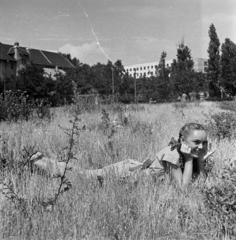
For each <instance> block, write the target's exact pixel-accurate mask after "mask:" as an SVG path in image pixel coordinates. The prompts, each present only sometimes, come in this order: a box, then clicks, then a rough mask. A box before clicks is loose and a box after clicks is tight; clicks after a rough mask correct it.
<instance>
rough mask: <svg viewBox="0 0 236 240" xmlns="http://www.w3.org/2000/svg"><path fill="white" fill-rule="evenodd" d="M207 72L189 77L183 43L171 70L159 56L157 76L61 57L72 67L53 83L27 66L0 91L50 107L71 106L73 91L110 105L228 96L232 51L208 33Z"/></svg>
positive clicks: (235, 69) (234, 69)
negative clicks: (111, 101)
mask: <svg viewBox="0 0 236 240" xmlns="http://www.w3.org/2000/svg"><path fill="white" fill-rule="evenodd" d="M208 34H209V38H210V41H209V46H208V50H207V52H208V69H207V72H206V73H203V72H195V71H194V62H193V59H192V56H191V50H190V48H189V47H188V46H186V45H185V43H184V41H182V42H181V43H179V44H178V46H177V53H176V59H174V60H173V62H172V64H171V66H167V65H166V63H165V61H166V57H167V53H166V52H165V51H163V52H162V53H161V56H160V60H159V64H158V66H156V71H157V73H158V74H157V75H156V76H151V77H146V76H143V77H141V78H138V79H136V78H134V77H131V76H129V75H128V73H127V72H125V69H124V66H123V64H122V61H121V60H117V61H116V62H115V63H112V62H111V61H108V62H107V63H106V64H102V63H99V62H98V63H97V64H95V65H93V66H90V65H88V64H86V63H82V62H80V60H79V59H77V58H72V57H71V55H70V54H64V56H65V57H66V58H67V59H68V60H69V61H70V62H71V63H72V64H73V65H74V66H75V68H74V69H70V70H67V71H66V74H65V75H62V74H58V75H57V76H56V80H53V79H52V78H51V77H45V74H44V70H43V69H42V68H38V67H35V66H27V67H26V68H23V69H21V70H19V71H18V76H17V79H16V81H12V80H11V79H6V80H5V81H4V83H3V81H1V82H0V91H1V92H4V91H6V90H10V89H11V90H13V89H14V90H21V91H25V92H26V93H27V95H28V96H29V98H34V99H45V98H47V99H48V100H49V101H50V102H51V103H52V105H53V106H58V105H62V104H64V103H65V102H67V103H71V102H72V100H73V95H74V90H75V88H76V91H77V92H78V93H80V94H82V95H85V94H98V95H99V96H100V98H103V99H108V98H109V97H111V96H112V97H115V100H116V101H119V102H123V103H130V102H134V101H135V100H137V101H138V102H148V101H149V100H150V99H152V100H153V101H156V102H165V101H174V100H176V99H177V97H178V96H179V95H180V94H182V93H186V94H188V93H190V92H193V91H195V92H199V91H203V92H206V91H207V92H209V94H210V96H211V97H220V96H221V92H222V91H225V92H227V93H230V94H231V95H232V96H234V95H235V94H236V78H235V75H236V45H235V43H233V42H232V41H231V40H230V39H229V38H226V39H225V42H224V43H222V44H220V41H219V38H218V36H217V32H216V28H215V26H214V25H213V24H211V25H210V27H209V31H208Z"/></svg>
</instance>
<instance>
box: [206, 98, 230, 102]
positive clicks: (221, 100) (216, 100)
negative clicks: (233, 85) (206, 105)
mask: <svg viewBox="0 0 236 240" xmlns="http://www.w3.org/2000/svg"><path fill="white" fill-rule="evenodd" d="M233 100H234V98H233V97H223V98H220V97H208V98H206V101H210V102H223V101H233Z"/></svg>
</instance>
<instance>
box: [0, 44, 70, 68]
mask: <svg viewBox="0 0 236 240" xmlns="http://www.w3.org/2000/svg"><path fill="white" fill-rule="evenodd" d="M18 49H19V53H20V54H22V55H29V56H30V60H31V61H32V63H33V64H36V65H41V66H42V67H45V66H46V67H56V66H57V67H59V68H63V69H68V68H74V66H73V64H72V63H71V62H70V61H69V60H68V59H67V58H66V57H64V56H63V55H62V54H60V53H56V52H48V51H44V50H39V49H29V50H28V51H27V49H26V48H25V47H18ZM13 53H14V47H13V45H8V44H3V43H1V42H0V60H9V61H15V59H14V57H13V56H12V54H13Z"/></svg>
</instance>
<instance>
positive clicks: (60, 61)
mask: <svg viewBox="0 0 236 240" xmlns="http://www.w3.org/2000/svg"><path fill="white" fill-rule="evenodd" d="M41 52H42V53H43V54H44V56H45V57H46V58H47V59H48V60H49V61H50V62H51V63H52V64H53V65H56V66H58V67H61V66H64V67H65V68H74V66H73V65H72V63H71V62H70V61H69V60H68V59H67V58H65V57H64V56H63V55H62V54H61V53H55V52H48V51H41Z"/></svg>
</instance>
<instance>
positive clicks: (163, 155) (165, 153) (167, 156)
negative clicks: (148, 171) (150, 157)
mask: <svg viewBox="0 0 236 240" xmlns="http://www.w3.org/2000/svg"><path fill="white" fill-rule="evenodd" d="M156 157H157V159H158V160H159V162H160V163H161V164H162V165H163V164H164V162H169V163H172V164H174V165H176V166H180V155H179V153H178V151H177V149H176V148H175V149H172V147H171V146H167V147H165V148H163V149H161V150H160V151H159V152H158V153H157V155H156Z"/></svg>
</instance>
